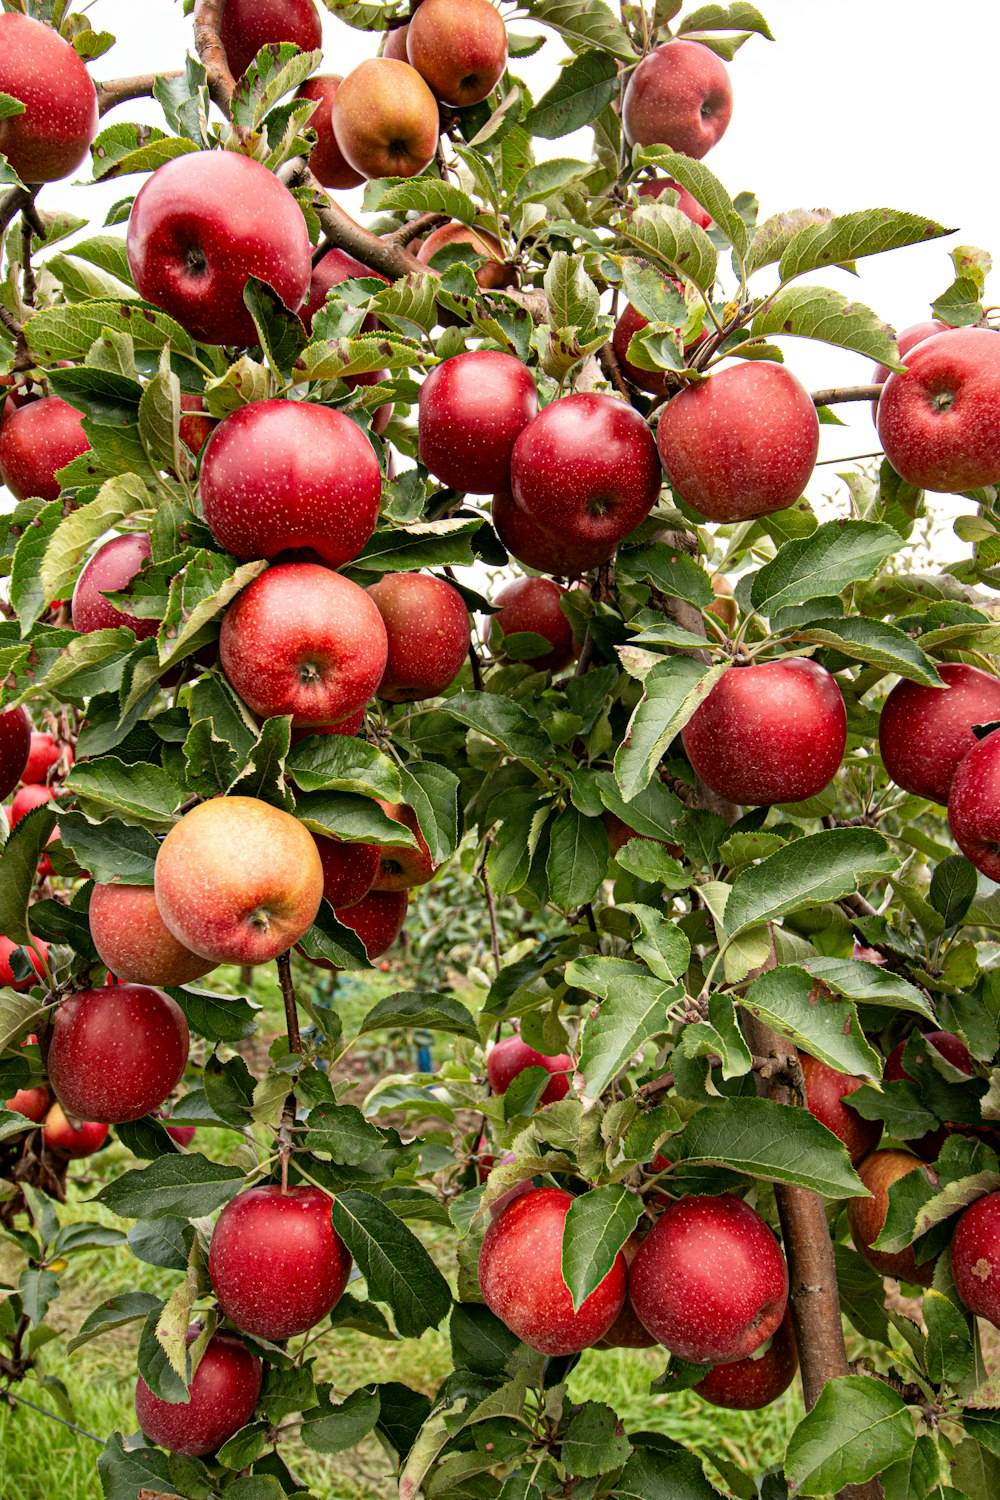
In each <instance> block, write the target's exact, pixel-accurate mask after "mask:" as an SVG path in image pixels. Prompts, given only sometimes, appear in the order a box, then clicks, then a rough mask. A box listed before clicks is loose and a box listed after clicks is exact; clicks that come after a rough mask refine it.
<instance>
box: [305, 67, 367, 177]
mask: <svg viewBox="0 0 1000 1500" xmlns="http://www.w3.org/2000/svg"><path fill="white" fill-rule="evenodd" d="M342 83H343V78H342V77H341V75H340V74H339V73H320V74H316V75H314V76H313V77H312V78H310V79H308V80H307V82H305V83H304V84H303V85H302V87H301V88H300V89H299V91H298V93H297V94H296V96H295V97H296V98H297V99H310V100H315V101H316V108H315V110H314V111H313V114H312V118H311V119H310V121H309V129H310V130H315V132H316V136H317V140H316V144H315V146H314V147H313V149H312V154H311V156H310V157H309V166H310V168H311V170H312V173H313V176H314V177H315V178H316V179H317V181H319V182H321V183H322V184H323V186H324V187H328V188H337V189H345V188H353V187H359V186H360V184H361V183H362V182H364V180H365V179H364V177H363V176H362V174H361V173H360V172H355V170H354V168H353V167H352V166H351V164H350V163H349V162H348V161H345V159H344V154H343V152H342V151H341V149H340V147H339V146H338V145H337V137H336V136H335V135H334V133H333V121H332V120H331V118H330V116H331V111H332V109H333V100H334V96H335V95H336V92H337V90H338V89H339V87H340V85H341V84H342Z"/></svg>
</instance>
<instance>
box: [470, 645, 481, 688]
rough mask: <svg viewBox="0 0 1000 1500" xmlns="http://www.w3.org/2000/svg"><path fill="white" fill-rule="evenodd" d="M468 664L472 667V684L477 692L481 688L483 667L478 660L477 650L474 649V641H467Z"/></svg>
mask: <svg viewBox="0 0 1000 1500" xmlns="http://www.w3.org/2000/svg"><path fill="white" fill-rule="evenodd" d="M469 664H470V666H471V667H472V686H473V687H474V688H475V690H476V692H477V693H481V692H482V690H483V668H482V665H481V663H480V660H479V652H478V651H477V650H476V643H475V641H470V642H469Z"/></svg>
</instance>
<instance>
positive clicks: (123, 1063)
mask: <svg viewBox="0 0 1000 1500" xmlns="http://www.w3.org/2000/svg"><path fill="white" fill-rule="evenodd" d="M189 1046H190V1037H189V1035H188V1028H187V1022H186V1021H185V1019H184V1014H183V1012H182V1011H181V1008H180V1006H179V1005H178V1004H177V1001H176V1000H173V999H171V997H170V996H169V995H165V994H164V993H163V992H162V990H154V989H150V988H149V986H148V985H141V984H109V985H102V986H100V987H99V988H98V989H92V990H80V991H78V992H77V993H76V994H73V995H69V996H67V998H66V999H65V1000H63V1002H62V1004H61V1005H59V1006H58V1007H57V1009H56V1012H55V1017H54V1019H53V1022H52V1039H51V1041H50V1043H49V1051H48V1057H47V1060H46V1066H47V1068H48V1074H49V1083H50V1084H51V1085H52V1089H53V1091H54V1093H55V1096H56V1098H57V1099H58V1100H59V1103H60V1104H61V1105H62V1107H63V1109H64V1110H65V1111H67V1113H69V1114H71V1115H75V1116H76V1118H77V1119H81V1120H91V1121H93V1120H96V1121H99V1122H103V1123H104V1124H105V1125H120V1124H122V1123H124V1122H125V1121H126V1120H140V1119H141V1118H142V1116H143V1115H148V1114H149V1112H150V1110H153V1109H157V1108H158V1107H159V1106H160V1105H161V1104H162V1103H163V1101H164V1099H167V1098H168V1097H169V1096H170V1094H171V1093H172V1092H173V1090H174V1089H175V1088H176V1087H177V1085H178V1084H179V1083H180V1081H181V1079H182V1077H183V1076H184V1068H185V1065H186V1063H187V1058H188V1048H189Z"/></svg>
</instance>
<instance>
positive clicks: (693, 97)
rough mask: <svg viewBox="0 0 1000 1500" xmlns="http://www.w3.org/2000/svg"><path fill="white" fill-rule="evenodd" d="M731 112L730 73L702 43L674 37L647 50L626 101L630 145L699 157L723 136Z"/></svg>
mask: <svg viewBox="0 0 1000 1500" xmlns="http://www.w3.org/2000/svg"><path fill="white" fill-rule="evenodd" d="M732 113H733V88H732V84H731V83H730V81H729V74H728V73H727V71H726V68H725V65H724V64H723V63H722V62H721V61H720V60H719V58H717V57H716V55H715V53H714V52H711V51H710V50H709V49H708V47H704V46H702V44H701V42H685V41H681V40H675V41H672V42H666V43H664V45H663V46H662V47H657V48H656V49H655V50H654V51H653V52H650V53H648V54H647V55H646V56H645V57H644V58H643V60H642V62H641V63H640V64H639V66H638V67H637V68H636V70H635V72H634V73H633V74H632V76H631V77H630V78H629V81H628V86H627V88H626V89H625V98H624V99H623V100H622V125H623V126H624V129H625V139H626V140H627V141H628V143H629V145H630V146H656V145H661V146H669V147H670V148H671V150H672V151H682V152H683V153H684V155H685V156H693V157H694V158H695V159H696V160H698V161H700V160H701V158H702V157H703V156H705V155H707V153H708V152H709V151H711V149H712V147H713V146H715V145H717V144H718V142H719V141H720V140H721V139H722V137H723V135H724V134H725V131H726V127H727V125H728V124H729V121H730V118H731V116H732Z"/></svg>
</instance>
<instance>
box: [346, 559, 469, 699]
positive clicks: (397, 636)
mask: <svg viewBox="0 0 1000 1500" xmlns="http://www.w3.org/2000/svg"><path fill="white" fill-rule="evenodd" d="M368 596H369V598H370V599H372V600H373V601H374V603H375V605H376V607H377V609H378V612H379V614H380V615H381V616H382V623H383V625H384V626H385V633H386V639H387V641H388V656H387V658H386V665H385V671H384V672H383V674H382V680H381V682H380V683H379V685H378V689H377V692H378V696H379V697H380V698H384V699H385V700H386V702H388V703H413V702H415V701H416V700H417V699H420V698H436V697H437V695H438V694H439V693H443V692H444V690H445V688H446V687H448V686H449V684H450V683H452V682H454V680H455V678H456V677H457V676H458V674H459V672H460V671H461V670H462V668H463V666H464V665H465V661H466V658H467V657H468V654H469V643H470V641H471V639H472V632H471V627H470V624H469V611H468V610H467V609H466V607H465V600H464V599H463V598H462V596H461V594H460V593H459V592H458V590H457V589H456V588H452V586H451V584H450V583H445V582H444V580H443V579H441V578H432V577H431V576H430V575H429V574H428V573H386V574H384V575H383V576H382V577H381V578H380V579H379V581H378V583H373V584H372V585H371V586H370V588H369V589H368Z"/></svg>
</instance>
